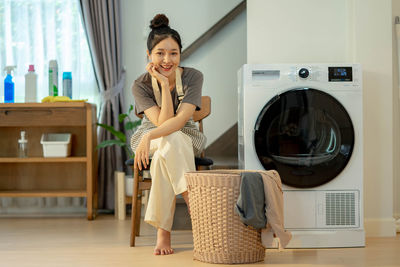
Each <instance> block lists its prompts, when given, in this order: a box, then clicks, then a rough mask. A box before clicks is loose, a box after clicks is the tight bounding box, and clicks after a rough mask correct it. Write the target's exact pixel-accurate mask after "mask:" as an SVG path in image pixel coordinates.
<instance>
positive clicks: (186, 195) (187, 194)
mask: <svg viewBox="0 0 400 267" xmlns="http://www.w3.org/2000/svg"><path fill="white" fill-rule="evenodd" d="M182 197H183V199H184V200H185V202H186V206H187V207H188V211H189V215H190V207H189V193H188V191H185V192H183V193H182Z"/></svg>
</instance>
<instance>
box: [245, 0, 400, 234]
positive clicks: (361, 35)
mask: <svg viewBox="0 0 400 267" xmlns="http://www.w3.org/2000/svg"><path fill="white" fill-rule="evenodd" d="M391 5H392V1H391V0H381V1H376V0H336V1H331V0H307V1H296V0H281V1H274V0H252V1H248V3H247V37H248V39H247V47H248V49H247V55H248V63H305V62H356V63H361V64H362V66H363V70H364V72H363V83H364V118H365V119H364V140H365V141H364V151H365V152H364V166H365V167H364V174H365V176H364V182H365V185H364V188H365V202H364V207H365V213H364V214H365V229H366V233H367V235H368V236H392V235H395V223H394V219H393V169H394V165H393V155H394V149H393V141H394V136H398V134H396V135H394V133H393V131H394V128H393V100H392V99H393V81H392V27H391V17H392V9H391ZM397 133H398V132H397Z"/></svg>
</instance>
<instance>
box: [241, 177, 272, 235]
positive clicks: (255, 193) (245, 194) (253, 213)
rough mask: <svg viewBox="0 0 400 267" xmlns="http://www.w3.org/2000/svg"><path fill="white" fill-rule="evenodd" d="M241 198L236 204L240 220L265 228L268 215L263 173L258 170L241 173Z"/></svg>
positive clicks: (255, 226) (257, 227) (258, 227)
mask: <svg viewBox="0 0 400 267" xmlns="http://www.w3.org/2000/svg"><path fill="white" fill-rule="evenodd" d="M241 177H242V181H241V183H240V193H239V198H238V200H237V202H236V205H235V211H236V213H237V214H239V216H240V220H241V221H242V222H243V223H244V224H246V225H251V226H253V227H254V228H256V229H262V228H265V226H266V225H267V217H266V216H265V201H264V199H265V194H264V184H263V180H262V177H261V174H259V173H257V172H243V173H241Z"/></svg>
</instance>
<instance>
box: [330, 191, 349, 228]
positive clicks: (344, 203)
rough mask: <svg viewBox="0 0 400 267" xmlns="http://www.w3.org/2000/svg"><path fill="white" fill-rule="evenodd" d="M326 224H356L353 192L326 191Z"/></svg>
mask: <svg viewBox="0 0 400 267" xmlns="http://www.w3.org/2000/svg"><path fill="white" fill-rule="evenodd" d="M325 201H326V203H325V204H326V206H325V207H326V225H330V226H333V225H338V226H340V225H342V226H345V225H356V210H355V208H356V203H355V193H344V192H341V193H326V195H325Z"/></svg>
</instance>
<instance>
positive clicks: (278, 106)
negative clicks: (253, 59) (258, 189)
mask: <svg viewBox="0 0 400 267" xmlns="http://www.w3.org/2000/svg"><path fill="white" fill-rule="evenodd" d="M238 85H239V86H238V92H239V98H238V99H239V120H238V131H239V132H238V136H239V168H241V169H250V170H264V169H266V170H269V169H275V170H277V171H278V172H279V174H280V176H281V179H282V183H283V195H284V220H285V222H284V226H285V228H286V229H287V230H289V231H291V232H292V234H293V238H292V240H291V241H290V243H289V244H288V247H289V248H313V247H359V246H365V233H364V225H363V145H362V144H363V116H362V114H363V110H362V70H361V66H360V65H359V64H337V63H335V64H273V65H270V64H269V65H267V64H258V65H250V64H246V65H243V66H242V68H241V69H240V70H239V72H238Z"/></svg>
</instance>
